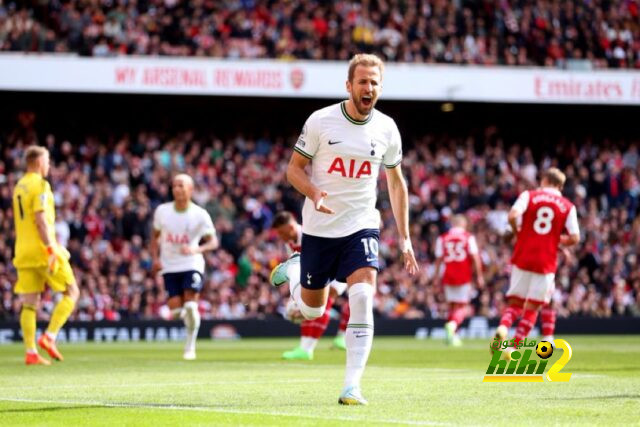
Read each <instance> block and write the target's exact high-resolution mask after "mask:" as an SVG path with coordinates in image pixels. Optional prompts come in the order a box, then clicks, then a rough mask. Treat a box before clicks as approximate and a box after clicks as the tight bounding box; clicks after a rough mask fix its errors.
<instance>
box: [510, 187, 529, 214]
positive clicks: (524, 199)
mask: <svg viewBox="0 0 640 427" xmlns="http://www.w3.org/2000/svg"><path fill="white" fill-rule="evenodd" d="M528 206H529V192H528V191H523V192H522V193H521V194H520V196H518V200H516V202H515V203H514V204H513V207H512V208H511V209H515V210H516V211H518V213H519V214H520V215H522V214H523V213H524V212H525V211H526V210H527V207H528Z"/></svg>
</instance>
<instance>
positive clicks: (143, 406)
mask: <svg viewBox="0 0 640 427" xmlns="http://www.w3.org/2000/svg"><path fill="white" fill-rule="evenodd" d="M0 401H4V402H20V403H57V404H63V405H93V406H103V407H105V408H131V409H161V410H168V411H193V412H217V413H225V414H246V415H267V416H277V417H298V418H311V419H319V420H338V421H365V422H366V421H372V422H377V423H383V424H404V425H407V424H409V425H420V426H444V425H449V424H446V423H439V422H435V421H411V420H394V419H376V420H371V419H369V418H363V417H325V416H321V415H304V414H291V413H288V412H276V411H271V412H260V411H243V410H241V409H224V408H210V407H206V406H180V405H153V404H144V403H137V404H133V403H110V402H99V401H95V400H87V401H79V400H78V401H74V400H45V399H22V398H7V397H0Z"/></svg>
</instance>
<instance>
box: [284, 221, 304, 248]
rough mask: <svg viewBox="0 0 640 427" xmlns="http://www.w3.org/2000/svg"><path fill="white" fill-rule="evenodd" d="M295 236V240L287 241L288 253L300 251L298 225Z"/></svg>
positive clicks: (300, 228)
mask: <svg viewBox="0 0 640 427" xmlns="http://www.w3.org/2000/svg"><path fill="white" fill-rule="evenodd" d="M297 236H298V237H297V238H296V241H295V242H292V241H288V242H287V247H288V248H289V253H290V254H291V253H293V252H300V249H302V227H300V226H298V232H297Z"/></svg>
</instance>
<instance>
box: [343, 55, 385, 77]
mask: <svg viewBox="0 0 640 427" xmlns="http://www.w3.org/2000/svg"><path fill="white" fill-rule="evenodd" d="M358 65H362V66H365V67H378V68H379V69H380V77H382V73H383V72H384V62H382V59H380V58H379V57H377V56H376V55H373V54H371V53H358V54H356V55H353V58H351V61H349V75H348V77H349V81H350V82H351V81H353V75H354V74H355V72H356V67H357V66H358Z"/></svg>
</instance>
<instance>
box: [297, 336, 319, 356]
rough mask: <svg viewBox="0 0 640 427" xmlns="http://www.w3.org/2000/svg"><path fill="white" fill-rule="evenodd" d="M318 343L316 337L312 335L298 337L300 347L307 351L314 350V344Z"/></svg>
mask: <svg viewBox="0 0 640 427" xmlns="http://www.w3.org/2000/svg"><path fill="white" fill-rule="evenodd" d="M317 344H318V339H317V338H313V337H301V338H300V348H301V349H303V350H304V351H306V352H307V353H311V352H313V350H315V348H316V345H317Z"/></svg>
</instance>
